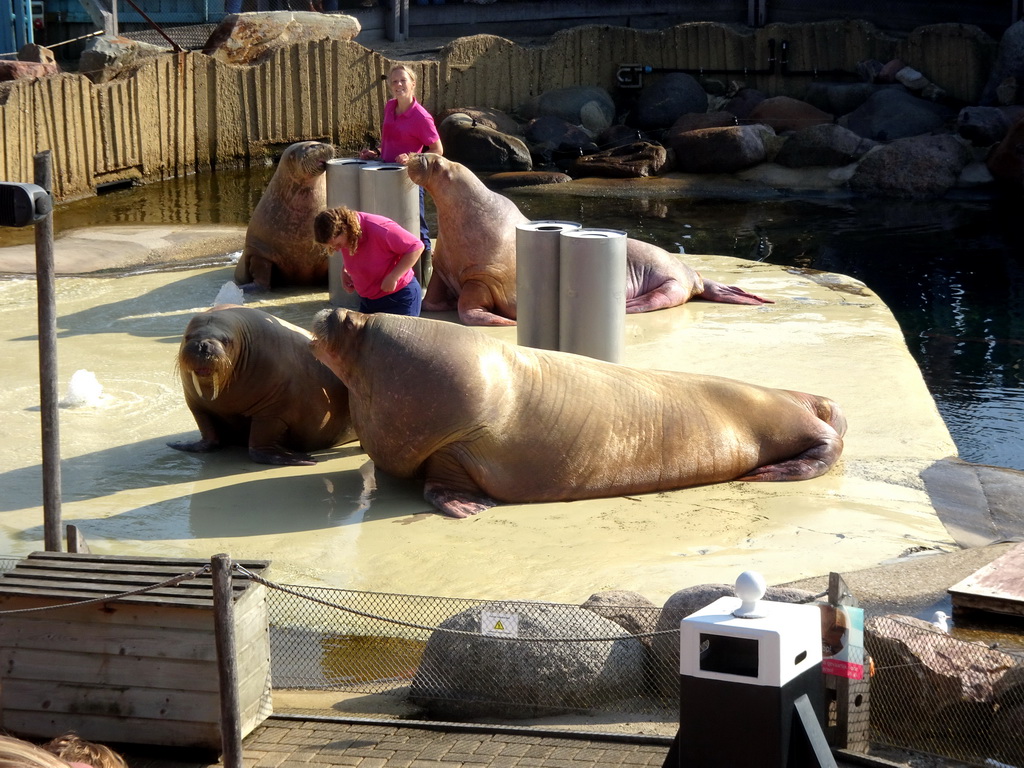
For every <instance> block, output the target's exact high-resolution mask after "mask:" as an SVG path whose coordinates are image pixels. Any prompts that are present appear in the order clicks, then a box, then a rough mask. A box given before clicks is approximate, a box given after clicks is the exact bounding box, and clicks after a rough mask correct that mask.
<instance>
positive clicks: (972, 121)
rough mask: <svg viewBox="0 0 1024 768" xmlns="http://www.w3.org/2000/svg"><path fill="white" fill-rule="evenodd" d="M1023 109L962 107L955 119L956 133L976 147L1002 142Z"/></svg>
mask: <svg viewBox="0 0 1024 768" xmlns="http://www.w3.org/2000/svg"><path fill="white" fill-rule="evenodd" d="M1022 114H1024V107H964V108H963V109H961V110H960V113H959V114H958V115H957V117H956V132H957V133H958V134H959V135H960V136H962V137H963V138H965V139H967V140H968V141H969V142H971V144H974V145H975V146H978V147H989V146H992V145H993V144H998V143H999V142H1000V141H1002V140H1003V139H1004V138H1005V137H1006V134H1007V133H1008V132H1009V130H1010V126H1011V125H1012V124H1013V121H1014V120H1015V119H1016V118H1018V117H1019V116H1020V115H1022Z"/></svg>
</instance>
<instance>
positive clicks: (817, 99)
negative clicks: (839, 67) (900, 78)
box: [804, 82, 900, 116]
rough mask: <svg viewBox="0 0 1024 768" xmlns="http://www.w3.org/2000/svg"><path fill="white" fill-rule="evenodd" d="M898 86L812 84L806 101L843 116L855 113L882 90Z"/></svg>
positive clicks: (808, 88) (805, 98) (808, 89)
mask: <svg viewBox="0 0 1024 768" xmlns="http://www.w3.org/2000/svg"><path fill="white" fill-rule="evenodd" d="M899 87H900V86H898V85H875V84H874V83H870V82H868V83H811V84H810V85H808V86H807V91H806V92H805V93H804V100H805V101H806V102H807V103H808V104H813V105H814V106H815V107H817V108H818V109H820V110H822V111H824V112H828V113H830V114H833V115H837V116H842V115H846V114H849V113H850V112H853V110H855V109H856V108H857V107H859V106H860V105H861V104H863V103H864V102H865V101H867V100H868V99H869V98H871V96H872V94H874V93H875V92H876V91H878V90H881V89H882V88H899Z"/></svg>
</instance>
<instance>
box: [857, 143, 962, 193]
mask: <svg viewBox="0 0 1024 768" xmlns="http://www.w3.org/2000/svg"><path fill="white" fill-rule="evenodd" d="M970 160H971V152H970V150H969V149H968V147H967V146H966V145H965V143H964V142H963V141H961V140H960V139H957V138H956V137H955V136H948V135H944V136H914V137H911V138H907V139H898V140H896V141H893V142H892V143H890V144H885V145H883V146H880V147H876V148H875V149H873V150H871V151H870V152H869V153H868V154H866V155H865V156H864V157H863V158H862V159H861V161H860V163H859V164H858V165H857V170H856V171H855V172H854V174H853V177H852V178H851V179H850V188H851V189H853V190H854V191H855V192H858V193H860V194H865V195H878V196H883V197H905V198H929V197H941V196H942V195H944V194H945V193H946V192H948V191H949V190H950V189H952V188H953V187H954V186H955V185H956V182H957V179H958V178H959V176H960V172H961V171H962V170H963V169H964V166H966V165H967V163H968V162H970Z"/></svg>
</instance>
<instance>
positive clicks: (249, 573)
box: [234, 563, 679, 643]
mask: <svg viewBox="0 0 1024 768" xmlns="http://www.w3.org/2000/svg"><path fill="white" fill-rule="evenodd" d="M234 568H235V570H237V571H238V572H239V573H241V574H243V575H244V576H245V577H246V578H249V579H251V580H252V581H255V582H257V583H258V584H262V585H263V586H265V587H268V588H270V589H276V590H278V591H279V592H284V593H285V594H288V595H292V596H293V597H298V598H301V599H303V600H309V601H310V602H313V603H319V604H320V605H323V606H325V607H327V608H336V609H338V610H339V611H345V612H346V613H351V614H353V615H355V616H360V617H362V618H364V619H374V620H376V621H383V622H386V623H388V624H397V625H398V626H400V627H407V628H410V629H422V630H426V631H428V632H446V633H448V634H452V635H462V636H466V637H487V638H491V639H493V640H515V641H518V642H532V643H600V642H614V641H616V640H623V639H625V638H623V637H622V636H621V635H619V636H616V637H504V636H501V635H483V634H481V633H480V632H470V631H467V630H464V629H447V628H445V627H437V626H431V625H427V624H417V623H416V622H412V621H403V620H402V619H391V618H388V617H386V616H378V615H376V614H373V613H367V612H366V611H360V610H358V609H356V608H350V607H348V606H344V605H339V604H338V603H332V602H331V601H329V600H322V599H321V598H319V597H312V596H310V595H304V594H302V593H301V592H296V591H295V590H293V589H289V588H288V587H286V586H284V585H282V584H275V583H274V582H272V581H268V580H267V579H264V578H263V577H262V576H258V575H257V574H255V573H253V572H252V571H249V570H247V569H246V568H245V567H244V566H241V565H238V564H237V563H235V564H234ZM678 634H679V630H678V629H665V630H661V631H659V632H640V633H637V634H635V635H630V637H634V638H639V637H656V636H658V635H678Z"/></svg>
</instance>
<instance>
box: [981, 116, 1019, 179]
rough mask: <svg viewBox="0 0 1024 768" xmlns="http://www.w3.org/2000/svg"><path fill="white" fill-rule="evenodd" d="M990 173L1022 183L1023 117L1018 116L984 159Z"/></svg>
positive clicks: (998, 177)
mask: <svg viewBox="0 0 1024 768" xmlns="http://www.w3.org/2000/svg"><path fill="white" fill-rule="evenodd" d="M985 165H987V166H988V169H989V171H991V173H992V175H993V176H994V177H995V178H997V179H1000V180H1002V181H1008V182H1011V183H1013V184H1017V185H1020V184H1024V117H1018V118H1017V120H1016V121H1015V122H1014V123H1013V125H1011V126H1010V129H1009V130H1008V131H1007V132H1006V136H1005V137H1004V138H1003V140H1002V141H1001V142H999V144H997V145H996V147H995V148H994V149H993V150H992V152H991V154H990V155H989V156H988V159H987V160H986V161H985Z"/></svg>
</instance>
